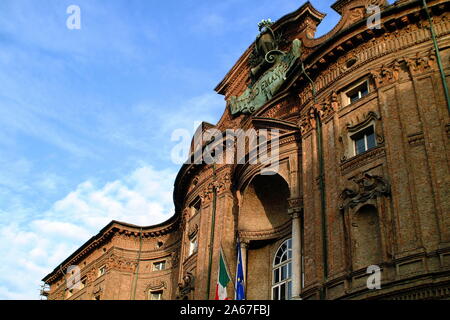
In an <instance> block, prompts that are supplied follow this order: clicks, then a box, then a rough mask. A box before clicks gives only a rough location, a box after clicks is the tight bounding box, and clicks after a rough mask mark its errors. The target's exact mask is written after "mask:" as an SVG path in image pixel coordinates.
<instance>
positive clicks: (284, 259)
mask: <svg viewBox="0 0 450 320" xmlns="http://www.w3.org/2000/svg"><path fill="white" fill-rule="evenodd" d="M291 298H292V240H291V239H288V240H286V241H285V242H283V244H282V245H281V246H280V247H279V248H278V250H277V253H276V254H275V259H274V261H273V272H272V300H290V299H291Z"/></svg>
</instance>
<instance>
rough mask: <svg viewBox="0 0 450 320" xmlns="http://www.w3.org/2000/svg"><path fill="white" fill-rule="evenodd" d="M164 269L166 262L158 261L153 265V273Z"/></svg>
mask: <svg viewBox="0 0 450 320" xmlns="http://www.w3.org/2000/svg"><path fill="white" fill-rule="evenodd" d="M164 269H166V262H165V261H158V262H155V263H154V264H153V271H161V270H164Z"/></svg>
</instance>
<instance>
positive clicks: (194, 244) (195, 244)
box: [189, 237, 198, 256]
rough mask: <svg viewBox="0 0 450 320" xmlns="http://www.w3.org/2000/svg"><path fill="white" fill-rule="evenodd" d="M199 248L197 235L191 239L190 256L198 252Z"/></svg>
mask: <svg viewBox="0 0 450 320" xmlns="http://www.w3.org/2000/svg"><path fill="white" fill-rule="evenodd" d="M197 249H198V241H197V237H194V238H192V239H191V240H190V241H189V256H191V255H193V254H194V253H196V252H197Z"/></svg>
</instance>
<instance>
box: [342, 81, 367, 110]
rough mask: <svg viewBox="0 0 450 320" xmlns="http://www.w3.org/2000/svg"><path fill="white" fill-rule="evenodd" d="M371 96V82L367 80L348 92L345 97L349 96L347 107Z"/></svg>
mask: <svg viewBox="0 0 450 320" xmlns="http://www.w3.org/2000/svg"><path fill="white" fill-rule="evenodd" d="M368 94H369V81H368V80H365V81H364V82H362V83H360V84H359V85H357V86H356V87H354V88H352V89H350V90H348V91H347V92H346V93H345V95H346V96H347V105H349V104H352V103H354V102H356V101H358V100H360V99H362V98H364V97H365V96H367V95H368Z"/></svg>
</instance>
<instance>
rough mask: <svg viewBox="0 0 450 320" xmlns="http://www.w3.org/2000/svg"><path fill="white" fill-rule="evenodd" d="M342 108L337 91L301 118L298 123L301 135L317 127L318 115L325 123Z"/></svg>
mask: <svg viewBox="0 0 450 320" xmlns="http://www.w3.org/2000/svg"><path fill="white" fill-rule="evenodd" d="M340 107H341V105H340V103H339V98H338V95H337V93H336V91H333V92H332V93H331V95H330V96H328V97H327V98H326V99H325V100H324V101H322V102H320V103H317V104H315V105H314V106H313V107H311V108H310V109H309V110H308V112H307V113H306V114H304V115H303V116H301V118H300V121H299V123H298V125H299V127H300V131H301V133H302V134H306V133H307V132H309V131H311V130H313V129H315V128H316V127H317V123H316V121H317V120H316V114H317V115H318V116H319V117H320V119H321V121H325V120H326V119H328V118H329V117H331V116H332V115H333V114H334V113H335V112H336V111H338V110H339V108H340Z"/></svg>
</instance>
